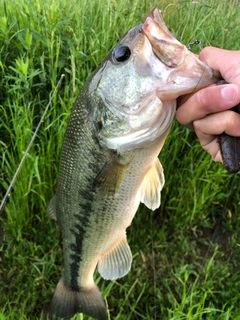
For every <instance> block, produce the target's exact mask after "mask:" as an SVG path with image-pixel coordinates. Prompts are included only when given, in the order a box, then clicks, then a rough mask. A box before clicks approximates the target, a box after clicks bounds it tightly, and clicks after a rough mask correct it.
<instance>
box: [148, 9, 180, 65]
mask: <svg viewBox="0 0 240 320" xmlns="http://www.w3.org/2000/svg"><path fill="white" fill-rule="evenodd" d="M142 31H143V33H144V34H145V36H146V37H147V38H148V40H149V42H150V44H151V45H152V48H153V52H154V54H155V55H156V56H157V58H158V59H159V60H161V62H162V63H164V64H165V65H166V66H167V67H169V68H176V67H178V66H179V65H180V64H181V62H182V59H183V58H182V53H183V51H185V50H186V47H185V46H184V45H183V44H181V43H180V42H179V41H178V40H177V39H176V38H175V37H174V36H173V35H172V34H171V32H170V31H169V30H168V28H167V27H166V25H165V23H164V21H163V18H162V14H161V10H159V9H158V8H155V9H153V10H152V11H151V13H150V14H149V15H148V16H147V18H146V19H145V21H144V23H143V27H142Z"/></svg>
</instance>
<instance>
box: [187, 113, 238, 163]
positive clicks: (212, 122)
mask: <svg viewBox="0 0 240 320" xmlns="http://www.w3.org/2000/svg"><path fill="white" fill-rule="evenodd" d="M193 125H194V129H195V131H196V134H197V136H198V138H199V140H200V143H201V146H202V147H203V149H205V150H206V151H207V152H208V153H210V154H211V156H212V158H213V160H214V161H218V162H222V155H221V152H220V148H219V143H218V140H217V136H218V135H219V134H221V133H223V132H226V133H227V134H229V135H231V136H240V115H239V114H238V113H236V112H234V111H229V110H228V111H224V112H220V113H216V114H212V115H209V116H208V117H206V118H204V119H201V120H197V121H194V123H193Z"/></svg>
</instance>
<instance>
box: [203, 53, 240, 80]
mask: <svg viewBox="0 0 240 320" xmlns="http://www.w3.org/2000/svg"><path fill="white" fill-rule="evenodd" d="M199 59H200V60H201V61H203V62H205V63H206V64H207V65H208V66H210V67H211V68H213V69H215V70H218V71H220V73H221V75H222V77H223V78H224V79H225V80H226V81H228V82H230V83H232V82H235V83H240V74H239V72H237V71H236V68H237V67H238V65H239V63H240V51H231V50H224V49H219V48H214V47H206V48H204V49H203V50H202V51H201V52H200V54H199ZM224 62H227V63H224Z"/></svg>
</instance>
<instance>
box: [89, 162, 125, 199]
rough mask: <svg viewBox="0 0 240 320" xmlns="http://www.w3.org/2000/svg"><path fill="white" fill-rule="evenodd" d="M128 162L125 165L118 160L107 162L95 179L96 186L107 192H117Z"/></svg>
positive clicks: (97, 188)
mask: <svg viewBox="0 0 240 320" xmlns="http://www.w3.org/2000/svg"><path fill="white" fill-rule="evenodd" d="M127 167H128V164H126V165H123V164H120V163H118V162H117V161H116V160H112V161H111V162H109V163H106V164H105V165H104V167H103V168H102V170H101V171H100V172H99V174H98V175H97V177H96V179H95V181H94V188H95V189H96V190H101V191H103V192H104V193H107V194H109V193H110V194H114V193H115V192H117V191H118V190H119V189H120V187H121V184H122V181H123V179H124V176H125V173H126V170H127Z"/></svg>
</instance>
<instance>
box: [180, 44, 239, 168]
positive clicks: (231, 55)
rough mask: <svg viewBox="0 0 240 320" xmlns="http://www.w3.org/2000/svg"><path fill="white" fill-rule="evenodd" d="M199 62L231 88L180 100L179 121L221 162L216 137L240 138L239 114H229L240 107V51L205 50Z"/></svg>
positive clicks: (214, 88)
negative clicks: (222, 134)
mask: <svg viewBox="0 0 240 320" xmlns="http://www.w3.org/2000/svg"><path fill="white" fill-rule="evenodd" d="M199 59H200V60H201V61H203V62H205V63H206V64H207V65H208V66H210V67H211V68H213V69H215V70H218V71H220V73H221V75H222V77H223V79H225V80H226V81H227V82H228V83H229V84H226V85H220V86H216V85H214V86H210V87H207V88H204V89H201V90H199V91H197V92H196V93H195V94H193V95H192V96H191V97H190V98H188V97H187V96H184V97H180V98H179V99H178V109H177V114H176V117H177V120H178V121H179V122H180V123H181V124H183V125H185V126H187V127H188V128H189V129H192V130H194V131H195V132H196V134H197V136H198V138H199V140H200V143H201V145H202V147H203V148H204V149H205V150H206V151H207V152H209V153H210V154H211V156H212V158H213V160H215V161H221V162H222V156H221V153H220V148H219V144H218V141H217V136H218V135H219V134H221V133H223V132H225V133H227V134H229V135H231V136H240V114H238V113H236V112H234V111H232V110H229V109H230V108H232V107H234V106H236V105H237V104H239V103H240V51H229V50H223V49H218V48H214V47H206V48H204V49H203V50H202V51H201V52H200V55H199ZM239 111H240V110H239Z"/></svg>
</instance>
